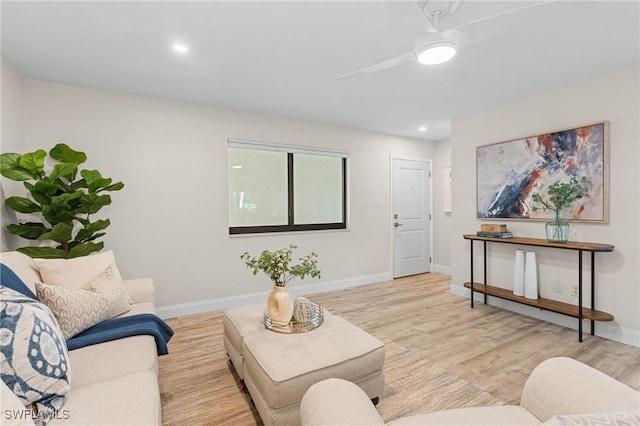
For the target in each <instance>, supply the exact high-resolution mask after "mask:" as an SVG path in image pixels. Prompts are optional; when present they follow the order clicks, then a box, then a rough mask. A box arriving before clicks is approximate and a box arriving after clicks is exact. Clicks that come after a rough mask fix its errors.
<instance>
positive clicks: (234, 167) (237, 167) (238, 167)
mask: <svg viewBox="0 0 640 426" xmlns="http://www.w3.org/2000/svg"><path fill="white" fill-rule="evenodd" d="M231 168H232V169H241V168H242V166H231Z"/></svg>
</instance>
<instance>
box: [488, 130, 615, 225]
mask: <svg viewBox="0 0 640 426" xmlns="http://www.w3.org/2000/svg"><path fill="white" fill-rule="evenodd" d="M608 141H609V123H608V122H602V123H597V124H591V125H587V126H583V127H578V128H575V129H569V130H561V131H558V132H553V133H547V134H542V135H538V136H531V137H526V138H523V139H518V140H513V141H509V142H501V143H496V144H492V145H486V146H481V147H478V148H476V161H477V201H478V204H477V210H478V217H479V218H501V219H538V220H543V219H547V220H548V219H551V218H552V217H553V212H551V211H543V210H542V209H540V210H537V211H533V209H532V206H533V205H534V204H535V203H534V202H533V200H532V198H531V196H532V194H534V193H538V194H540V196H541V197H542V198H543V199H546V198H547V188H548V187H549V185H551V184H553V183H555V182H560V183H563V182H569V180H570V179H571V178H576V179H578V180H580V179H581V178H582V177H583V176H585V177H586V178H587V179H588V184H587V186H588V188H589V192H588V193H589V196H588V197H584V198H581V199H579V200H576V201H575V202H574V203H573V204H572V205H571V206H569V207H567V208H566V210H565V211H563V212H562V217H563V218H564V219H569V220H576V221H588V222H593V221H595V222H606V221H607V220H608V200H607V173H608V171H607V167H608V164H607V162H608V152H607V150H608Z"/></svg>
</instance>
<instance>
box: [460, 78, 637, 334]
mask: <svg viewBox="0 0 640 426" xmlns="http://www.w3.org/2000/svg"><path fill="white" fill-rule="evenodd" d="M639 75H640V71H639V68H638V65H635V66H631V67H625V68H621V69H617V70H615V71H611V72H608V73H605V74H601V75H598V76H595V77H591V78H588V79H585V80H581V81H578V82H576V83H574V84H571V85H567V86H564V87H559V88H556V89H554V90H549V91H546V92H543V93H540V94H537V95H535V96H530V97H527V98H524V99H521V100H518V101H516V102H512V103H509V104H506V105H502V106H499V107H496V108H492V109H489V110H486V111H482V112H479V113H476V114H472V115H469V116H466V117H462V118H459V119H457V120H454V122H453V124H452V138H451V144H452V163H453V164H452V166H453V170H454V173H453V187H454V192H453V212H454V215H453V235H452V238H453V274H452V287H451V290H452V292H454V293H458V294H468V293H467V292H466V291H465V289H463V288H462V287H461V286H462V284H463V283H464V282H465V281H469V242H468V241H466V240H463V238H462V235H463V234H465V233H474V232H475V231H476V230H478V229H479V228H480V224H481V221H480V220H478V219H476V205H475V203H476V198H475V194H476V187H475V185H476V179H475V169H476V164H475V161H476V160H475V158H476V147H477V146H480V145H486V144H490V143H494V142H502V141H508V140H514V139H518V138H521V137H524V136H529V135H535V134H541V133H545V132H548V131H553V130H561V129H567V128H572V127H576V126H579V125H582V124H589V123H595V122H599V121H604V120H608V121H609V122H610V147H609V152H610V167H609V173H610V183H609V190H610V192H609V195H610V210H609V223H608V224H588V223H576V224H572V230H573V232H574V237H575V238H572V239H575V240H577V241H589V242H602V243H609V244H613V245H615V247H616V249H615V252H613V253H599V254H597V255H596V309H599V310H603V311H605V312H609V313H611V314H613V315H614V317H615V321H614V322H612V323H597V324H596V334H598V335H602V336H605V337H608V338H611V339H614V340H618V341H622V342H625V343H629V344H632V345H634V346H640V317H639V315H638V312H639V307H640V286H639V285H638V282H639V281H638V276H639V272H640V270H639V267H638V264H639V262H638V259H639V256H640V253H639V247H638V246H639V241H640V239H639V238H638V236H639V235H640V229H639V227H640V209H639V201H638V200H639V197H638V187H637V186H636V185H637V182H638V181H639V176H638V175H639V174H638V160H639V157H640V154H639V153H640V151H639V145H640V144H639V143H638V141H639V140H640V129H639V128H640V124H639V117H640V107H639V105H640V94H639V91H640V87H639ZM462 171H467V172H466V173H463V172H462ZM493 222H496V221H493ZM497 222H503V221H497ZM508 227H509V228H510V229H511V230H512V231H513V232H514V234H515V235H517V236H522V237H533V238H544V224H543V223H541V222H527V221H509V222H508ZM477 246H478V249H477V250H476V251H475V253H477V254H481V253H482V249H481V246H480V245H479V244H478V245H477ZM490 246H491V247H490V251H491V256H490V259H491V261H490V263H489V278H488V281H490V283H492V284H494V285H498V286H500V287H504V288H510V287H511V285H510V284H511V282H512V280H513V261H512V259H513V253H514V250H515V248H514V247H513V246H508V245H498V244H492V245H490ZM536 252H537V254H538V259H539V265H540V266H539V268H540V272H539V277H540V293H541V294H542V296H543V297H548V298H558V299H560V300H564V301H568V302H571V303H577V299H576V298H574V297H573V296H571V295H570V290H569V288H570V286H571V285H573V284H575V283H577V279H578V277H577V254H576V253H574V252H571V251H559V250H551V249H543V248H536ZM480 259H481V258H480V257H478V262H477V263H476V265H478V266H479V267H478V269H477V270H476V274H480V273H481V272H482V269H481V268H482V264H481V262H480ZM588 266H589V256H585V277H584V279H585V280H586V282H587V283H588V282H589V279H590V277H589V268H588ZM477 276H481V275H477ZM553 280H558V281H560V282H562V283H563V284H564V285H565V294H564V295H557V296H559V297H556V295H555V294H554V293H553V292H552V281H553ZM586 287H588V286H586ZM587 300H590V299H589V298H587ZM501 305H507V306H509V307H510V308H511V309H515V310H519V311H521V312H525V313H527V314H529V315H532V316H540V317H542V318H545V319H548V320H551V321H554V322H559V323H563V324H567V325H570V326H574V327H577V322H576V320H574V319H569V318H568V317H564V316H561V315H556V314H551V313H548V312H543V313H540V312H539V311H538V310H535V309H528V308H527V307H524V306H522V305H517V304H513V303H511V302H501ZM585 324H586V323H585Z"/></svg>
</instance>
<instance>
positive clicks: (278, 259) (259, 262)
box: [240, 245, 320, 287]
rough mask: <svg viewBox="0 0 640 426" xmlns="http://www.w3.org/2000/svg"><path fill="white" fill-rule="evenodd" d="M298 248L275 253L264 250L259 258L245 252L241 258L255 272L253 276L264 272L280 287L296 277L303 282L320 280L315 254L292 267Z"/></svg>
mask: <svg viewBox="0 0 640 426" xmlns="http://www.w3.org/2000/svg"><path fill="white" fill-rule="evenodd" d="M297 248H298V247H297V246H294V245H289V248H285V249H280V250H275V251H269V250H263V251H262V253H261V254H260V256H259V257H255V256H251V255H250V254H249V253H248V252H245V253H243V254H242V255H241V256H240V258H241V259H242V260H244V261H245V264H246V265H247V267H248V268H249V269H252V270H253V275H256V274H257V273H258V271H262V272H264V273H265V274H266V275H267V276H268V277H269V278H271V281H272V282H273V285H275V286H278V287H284V286H286V285H287V283H288V282H289V281H291V280H292V279H293V278H295V277H298V278H300V279H301V280H302V279H304V277H306V276H310V277H311V278H320V270H319V269H318V255H317V254H315V253H313V252H311V253H310V254H308V255H306V256H304V257H301V258H300V259H298V260H299V261H300V263H298V264H297V265H291V255H292V254H293V250H295V249H297Z"/></svg>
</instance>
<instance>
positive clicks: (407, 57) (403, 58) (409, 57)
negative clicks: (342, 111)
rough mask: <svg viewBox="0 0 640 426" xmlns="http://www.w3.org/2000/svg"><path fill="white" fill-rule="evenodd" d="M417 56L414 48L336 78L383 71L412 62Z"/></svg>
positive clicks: (341, 78)
mask: <svg viewBox="0 0 640 426" xmlns="http://www.w3.org/2000/svg"><path fill="white" fill-rule="evenodd" d="M415 58H416V51H415V50H412V51H411V52H408V53H405V54H404V55H400V56H396V57H395V58H391V59H388V60H386V61H383V62H379V63H377V64H374V65H370V66H368V67H365V68H362V69H359V70H357V71H353V72H350V73H348V74H343V75H341V76H339V77H336V80H344V79H347V78H350V77H354V76H356V75H361V74H371V73H374V72H377V71H382V70H384V69H387V68H393V67H396V66H398V65H402V64H404V63H405V62H411V61H413V60H415Z"/></svg>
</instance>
